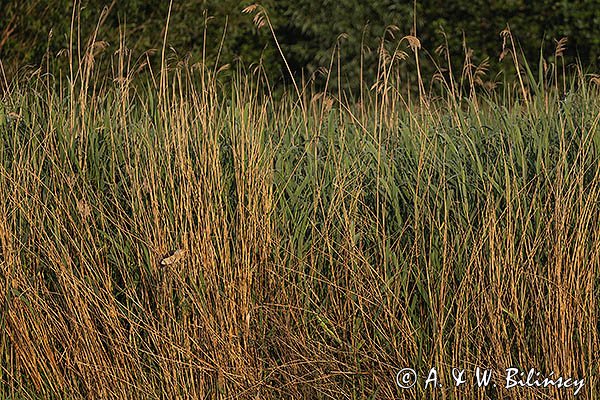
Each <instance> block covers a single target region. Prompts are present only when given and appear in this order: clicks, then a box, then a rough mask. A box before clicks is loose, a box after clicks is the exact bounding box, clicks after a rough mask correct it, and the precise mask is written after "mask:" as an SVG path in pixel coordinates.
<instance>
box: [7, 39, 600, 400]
mask: <svg viewBox="0 0 600 400" xmlns="http://www.w3.org/2000/svg"><path fill="white" fill-rule="evenodd" d="M413 50H414V51H415V53H416V46H415V48H413ZM117 65H120V66H121V68H116V71H117V72H115V74H116V79H115V80H104V79H102V78H101V77H95V76H94V74H93V71H92V70H91V68H90V66H89V65H88V67H87V68H88V69H86V67H85V65H84V66H83V67H82V69H80V72H79V73H78V74H77V75H76V76H75V77H73V75H71V77H70V78H71V79H67V78H65V77H61V76H60V75H59V74H57V75H55V76H51V75H39V74H38V75H35V74H34V75H33V76H30V77H29V80H27V81H24V80H23V79H21V80H15V81H14V82H13V83H8V82H6V83H5V84H4V86H3V93H4V94H3V99H2V103H1V104H0V161H1V163H0V189H1V190H0V192H1V193H0V245H1V247H0V271H1V274H2V275H1V276H2V279H1V280H0V293H1V294H2V297H1V300H0V304H1V306H2V313H1V319H0V324H1V325H2V335H1V336H0V367H1V369H0V382H1V385H0V396H1V397H3V398H15V399H21V398H44V399H49V398H252V399H258V398H265V399H266V398H273V399H274V398H307V399H312V398H335V399H338V398H406V399H409V398H410V399H412V398H425V397H428V398H459V397H460V398H477V399H484V398H486V399H487V398H491V399H500V398H503V399H504V398H511V399H523V398H563V397H564V398H567V397H569V398H570V397H571V396H572V393H573V391H572V390H555V389H550V388H548V389H537V390H534V389H512V390H505V389H503V388H501V387H500V385H499V386H498V387H497V388H489V389H487V390H484V389H477V388H476V387H474V385H473V384H470V383H467V384H465V385H463V386H461V387H460V388H451V387H450V386H451V385H452V381H451V380H450V378H451V375H450V371H451V368H452V367H462V368H466V369H467V370H469V371H472V370H474V369H475V367H477V366H480V367H482V368H490V369H494V370H497V371H500V370H504V369H506V368H508V367H511V366H518V367H522V368H533V367H535V368H537V369H538V370H540V371H542V372H543V373H545V374H548V373H549V372H550V371H554V372H555V374H557V375H559V374H560V375H563V376H576V377H583V378H585V379H586V383H585V387H584V389H583V390H582V391H581V392H580V395H579V396H580V397H581V398H590V399H591V398H595V397H596V396H597V394H598V389H597V387H596V384H597V378H596V375H597V365H598V362H599V359H598V357H599V350H600V346H599V344H600V341H599V337H598V330H599V328H600V325H599V322H598V321H599V319H598V317H599V315H598V300H597V298H598V272H599V270H600V218H599V217H600V215H599V214H600V204H599V202H600V187H599V184H600V175H599V173H600V169H599V160H600V158H599V154H600V153H599V151H600V129H599V128H598V123H599V118H600V98H599V97H598V89H597V88H596V87H595V86H594V84H589V83H588V81H587V78H586V77H585V76H583V75H582V74H578V75H577V76H575V77H574V78H572V80H571V81H570V82H571V86H572V90H571V91H570V92H569V95H568V96H567V97H566V98H564V99H561V97H562V96H561V94H562V93H561V92H562V90H559V87H560V82H561V80H560V79H554V81H552V82H553V83H551V84H550V85H546V84H545V83H543V82H541V81H539V82H538V83H536V82H535V81H534V79H533V76H532V74H531V73H529V74H526V71H525V70H523V74H525V76H524V78H523V79H524V82H523V83H519V81H518V80H516V81H515V82H517V83H516V85H514V87H513V86H509V85H508V84H507V85H505V86H504V87H503V89H497V90H496V91H494V92H491V93H488V94H482V92H481V90H479V89H477V90H475V89H474V86H473V82H474V79H475V78H477V77H474V76H473V75H472V74H469V73H467V74H466V75H464V76H463V78H464V79H465V83H464V87H462V88H455V86H454V85H455V84H456V85H457V86H458V84H457V83H456V82H458V81H459V79H456V81H451V80H449V78H448V75H440V77H438V78H439V80H438V82H440V81H441V83H442V85H439V84H436V85H435V86H434V87H433V89H432V91H431V93H429V94H425V87H423V88H422V93H421V96H420V97H419V98H417V99H412V100H409V98H408V97H407V96H403V95H402V94H401V92H402V91H403V90H404V89H403V83H402V82H401V81H397V80H394V78H393V77H394V74H393V73H389V74H388V75H385V74H382V76H383V77H384V78H383V79H382V80H381V81H380V82H379V84H378V85H376V87H374V88H372V89H371V90H367V89H365V90H364V92H363V93H361V98H362V100H363V101H362V103H358V104H357V103H355V102H352V101H348V100H345V97H344V95H343V93H328V92H325V93H322V92H320V93H316V92H314V91H311V89H310V86H308V87H305V88H303V87H302V85H300V86H299V88H298V89H299V90H298V92H299V93H297V92H296V90H292V91H291V92H290V93H291V94H290V95H286V96H284V97H283V98H281V99H278V100H273V99H272V97H271V92H270V91H269V87H268V85H266V83H265V80H264V78H263V77H262V76H261V75H260V74H257V75H252V74H243V73H240V74H239V77H238V79H237V81H236V83H234V85H233V87H232V88H230V89H225V88H223V87H219V86H218V85H217V83H216V82H217V81H216V80H215V79H214V76H213V75H212V74H211V73H210V72H209V71H206V70H203V69H202V68H192V67H186V66H179V67H177V68H174V69H172V70H171V72H170V73H168V74H167V73H166V72H163V73H162V74H159V75H160V76H156V79H157V80H158V82H156V81H154V80H153V79H152V78H151V77H148V78H143V77H137V78H134V77H133V76H134V74H130V75H127V71H126V69H125V68H124V67H123V65H124V63H123V60H121V63H120V64H117ZM382 65H383V64H382ZM382 68H385V65H383V67H382ZM38 72H39V71H38ZM384 72H385V71H384ZM443 76H445V78H443ZM557 76H558V75H557ZM519 78H521V77H519ZM69 82H71V83H69ZM444 87H445V89H444ZM511 87H512V88H511ZM457 89H460V90H457ZM459 92H460V93H464V94H465V96H464V97H463V98H461V97H460V96H459V95H458V93H459ZM476 93H479V94H478V95H476ZM297 94H300V97H298V96H297ZM180 250H181V251H180ZM170 256H173V257H170ZM404 367H414V368H416V369H418V371H419V373H421V374H425V375H426V374H427V373H428V371H429V368H431V367H437V368H438V371H439V372H440V375H441V377H442V382H443V383H444V385H445V386H444V388H442V389H438V390H435V391H434V390H431V389H427V390H425V389H424V388H423V384H422V381H420V384H419V385H417V386H415V387H414V388H412V389H410V390H401V389H399V388H398V387H397V385H396V383H395V375H396V373H397V372H398V371H399V370H400V369H402V368H404Z"/></svg>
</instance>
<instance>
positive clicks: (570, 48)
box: [0, 0, 600, 89]
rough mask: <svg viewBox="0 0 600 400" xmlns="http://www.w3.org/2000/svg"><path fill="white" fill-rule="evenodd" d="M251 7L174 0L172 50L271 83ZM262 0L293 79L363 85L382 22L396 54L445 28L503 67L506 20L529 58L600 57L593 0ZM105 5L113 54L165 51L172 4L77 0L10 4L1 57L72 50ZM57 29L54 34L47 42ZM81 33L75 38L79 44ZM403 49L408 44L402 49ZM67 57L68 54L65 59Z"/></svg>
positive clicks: (271, 51) (430, 44)
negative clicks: (561, 51) (564, 41)
mask: <svg viewBox="0 0 600 400" xmlns="http://www.w3.org/2000/svg"><path fill="white" fill-rule="evenodd" d="M251 3H252V1H235V0H224V1H218V0H179V1H173V3H172V12H171V16H170V22H169V33H168V47H167V48H168V49H169V52H168V55H169V56H170V57H171V56H175V57H178V58H179V59H188V58H189V59H190V60H191V61H193V62H197V61H200V60H201V59H202V54H203V52H205V54H206V60H210V62H217V57H216V56H217V54H219V58H218V62H219V64H221V65H223V64H231V63H233V62H237V61H242V64H243V65H244V66H245V67H248V66H250V65H251V64H253V63H258V62H261V63H262V65H263V67H264V68H265V69H266V71H267V72H268V73H269V74H270V75H271V78H272V79H277V78H279V77H280V76H282V75H285V73H283V74H282V73H281V72H283V71H284V70H285V69H284V68H283V63H282V60H281V57H280V55H279V52H278V51H277V48H276V46H275V45H274V43H273V36H272V33H271V32H270V31H269V29H268V27H263V28H262V29H260V30H259V29H257V27H256V26H255V24H254V22H253V21H252V18H253V15H248V14H243V13H242V12H241V11H242V9H243V8H244V7H246V6H248V5H250V4H251ZM260 4H261V5H262V6H263V7H264V8H265V9H266V10H267V12H268V17H269V20H270V22H271V23H272V26H273V29H274V33H275V35H276V36H277V39H278V41H279V43H280V44H281V47H282V50H283V52H284V54H285V56H286V58H287V60H288V61H289V64H290V67H291V69H292V70H293V72H294V74H295V75H296V76H297V77H300V76H302V74H303V73H304V76H311V75H312V74H314V73H315V72H317V71H318V70H319V68H321V67H325V68H328V67H329V66H330V65H331V63H332V61H334V64H333V65H334V70H335V69H336V68H337V64H336V63H337V62H338V61H339V62H340V64H341V65H343V66H344V67H343V70H344V71H345V72H344V76H342V77H341V83H342V85H343V86H344V87H347V88H354V89H355V88H356V87H357V85H358V82H360V79H361V65H362V69H363V71H362V77H363V78H364V79H365V80H366V81H367V82H372V81H373V80H374V78H375V76H376V71H377V68H378V64H377V60H378V59H379V54H378V49H379V46H380V43H381V39H382V38H383V37H384V32H385V31H386V28H388V27H390V26H395V27H397V30H392V31H389V32H393V33H394V37H393V38H392V35H391V34H390V35H385V39H386V40H387V41H388V42H389V45H390V47H391V49H392V50H393V49H394V48H395V46H396V45H397V44H398V40H399V39H400V38H402V37H403V36H406V35H409V34H412V33H413V30H414V27H415V22H416V29H417V32H416V33H417V37H418V38H419V39H420V41H421V43H422V45H423V48H424V49H425V50H426V51H428V52H430V53H433V50H434V49H436V48H437V47H438V46H439V45H441V44H444V41H445V39H444V37H443V35H442V34H441V32H442V31H443V32H445V34H446V37H447V40H448V50H449V52H450V53H451V54H452V56H453V57H452V59H454V60H456V61H458V62H460V61H461V60H462V58H463V57H464V48H463V43H464V40H466V45H467V46H468V47H469V48H471V49H474V52H473V54H472V57H473V62H474V63H475V64H477V63H479V62H481V61H483V60H485V59H486V58H489V59H490V60H491V61H492V72H497V71H499V67H498V66H497V60H498V57H499V55H500V53H501V50H502V39H501V38H500V36H499V33H500V31H501V30H503V29H504V28H505V27H506V26H507V24H509V25H510V27H511V31H512V32H513V34H514V35H515V37H516V38H517V39H518V43H519V45H520V46H521V47H522V49H523V53H524V55H525V56H526V57H527V58H528V59H530V60H534V59H537V58H538V56H539V53H540V46H543V48H542V50H543V51H544V53H545V54H546V55H551V54H552V52H553V49H554V46H555V41H554V40H558V39H560V38H562V37H564V36H568V37H569V41H568V45H567V51H566V53H565V54H566V55H567V56H570V57H571V58H570V59H571V60H574V57H575V56H577V57H579V58H580V59H581V61H582V63H583V64H584V65H595V64H597V62H598V58H599V57H600V37H599V36H598V35H597V34H596V32H595V31H594V29H593V27H595V26H598V25H599V24H600V6H599V2H598V1H597V0H595V1H582V0H578V1H575V2H571V1H569V2H567V1H564V0H560V1H556V0H553V1H551V0H543V1H535V2H529V1H524V0H511V1H491V2H489V1H483V0H474V1H471V0H457V1H452V2H447V1H442V0H423V1H418V2H416V3H413V2H411V1H404V2H397V1H392V0H374V1H369V2H364V1H357V0H337V1H332V0H294V1H291V0H280V1H275V0H265V1H262V2H261V3H260ZM102 6H106V7H107V9H108V10H109V13H108V17H107V18H106V20H105V21H104V22H103V24H102V27H101V29H100V33H99V36H98V39H99V40H100V39H101V40H105V41H107V42H108V43H109V44H110V45H111V47H110V49H112V50H113V51H115V50H116V49H117V48H118V47H119V46H118V42H119V40H120V35H121V33H122V32H124V33H125V36H126V43H127V46H128V47H129V48H131V49H132V50H133V57H134V60H135V59H137V57H139V56H140V55H141V54H143V53H144V52H145V51H147V50H149V49H155V50H160V49H161V48H162V43H163V39H164V33H165V32H164V27H165V25H166V21H167V15H168V13H169V1H164V0H149V1H142V0H127V1H114V2H112V3H111V2H109V1H108V0H105V1H104V2H95V1H90V0H81V1H80V2H76V4H75V5H74V4H72V2H71V1H69V0H49V1H40V0H35V1H32V2H17V1H8V2H4V3H3V6H2V9H0V14H2V15H3V22H2V25H0V59H1V60H2V62H3V64H4V65H5V66H9V67H10V66H13V67H16V66H21V65H23V64H24V63H33V64H39V63H41V62H42V59H43V56H44V54H45V53H46V50H47V49H48V50H50V52H51V54H57V53H59V52H60V50H62V49H65V48H68V46H69V39H70V29H71V17H72V15H73V7H75V8H76V10H77V11H78V12H77V13H75V16H76V18H75V24H74V26H75V29H76V30H77V29H78V27H79V28H80V29H79V37H80V38H81V39H80V40H81V41H82V44H83V45H85V43H86V39H87V38H89V36H90V35H91V33H92V32H93V31H94V29H95V27H96V25H97V21H98V20H99V18H100V16H101V13H102V9H103V7H102ZM415 11H416V18H415ZM207 17H208V18H207ZM225 27H226V32H224V30H225ZM120 28H125V29H123V30H120ZM205 28H206V37H205V36H204V35H205ZM51 30H52V32H53V35H52V38H51V39H49V32H50V31H51ZM342 34H343V35H342ZM341 35H342V36H341ZM77 37H78V35H77V34H75V43H77ZM222 40H223V41H222ZM221 41H222V46H221ZM336 45H339V47H336ZM170 48H172V49H174V52H173V51H172V50H170ZM338 50H339V51H338ZM402 50H406V46H404V47H403V49H402ZM153 54H154V55H153V57H151V61H153V62H154V63H156V62H158V60H160V51H157V52H154V53H153ZM66 62H67V61H66V60H65V59H63V60H62V61H61V63H62V64H61V65H65V64H66ZM494 63H495V64H496V65H494ZM221 65H219V67H220V66H221ZM421 67H422V69H423V72H424V76H426V77H428V76H431V75H432V74H433V73H434V72H435V67H434V65H433V63H431V62H428V61H427V60H425V63H424V64H422V65H421ZM404 68H405V69H413V68H414V65H411V64H410V63H407V64H406V65H405V67H404ZM413 75H414V74H411V76H413ZM330 85H331V87H336V86H337V79H332V81H331V83H330Z"/></svg>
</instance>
